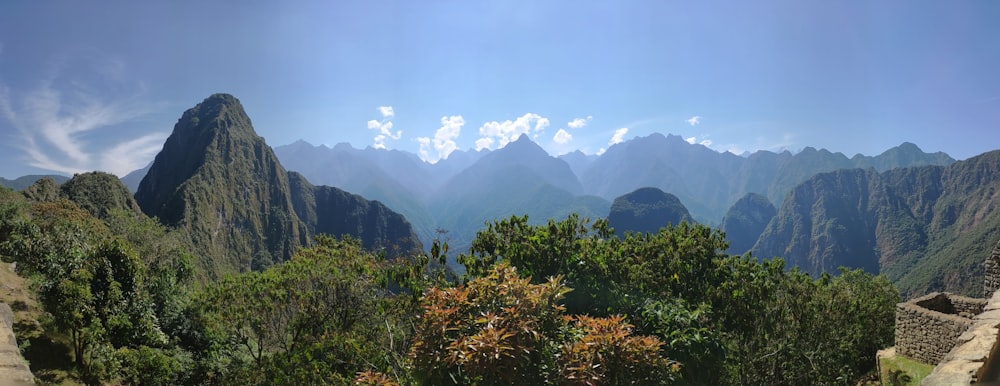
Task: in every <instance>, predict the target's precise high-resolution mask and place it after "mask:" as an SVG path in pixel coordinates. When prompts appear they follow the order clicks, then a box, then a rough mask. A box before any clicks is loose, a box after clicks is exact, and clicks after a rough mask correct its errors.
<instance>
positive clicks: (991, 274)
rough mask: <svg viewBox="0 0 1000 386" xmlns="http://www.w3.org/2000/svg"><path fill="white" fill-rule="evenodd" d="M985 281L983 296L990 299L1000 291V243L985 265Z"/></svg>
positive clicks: (994, 248)
mask: <svg viewBox="0 0 1000 386" xmlns="http://www.w3.org/2000/svg"><path fill="white" fill-rule="evenodd" d="M983 268H984V271H985V276H986V277H985V279H984V280H983V296H985V297H987V298H988V297H990V296H993V293H994V292H996V291H997V290H998V289H1000V242H998V243H997V245H996V246H995V247H993V253H992V254H990V256H989V257H987V258H986V262H985V263H983Z"/></svg>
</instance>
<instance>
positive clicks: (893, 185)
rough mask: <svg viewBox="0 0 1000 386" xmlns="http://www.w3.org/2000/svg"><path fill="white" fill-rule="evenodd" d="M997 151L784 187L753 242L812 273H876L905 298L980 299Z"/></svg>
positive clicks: (994, 215)
mask: <svg viewBox="0 0 1000 386" xmlns="http://www.w3.org/2000/svg"><path fill="white" fill-rule="evenodd" d="M997 208H1000V151H994V152H989V153H985V154H982V155H979V156H976V157H973V158H969V159H967V160H965V161H959V162H955V163H953V164H951V165H949V166H946V167H945V166H921V167H911V168H899V169H892V170H889V171H885V172H882V173H878V172H876V171H875V169H868V170H861V169H853V170H840V171H836V172H831V173H823V174H819V175H816V176H814V177H812V178H810V179H809V180H807V181H806V182H804V183H802V184H800V185H799V186H797V187H796V188H795V189H793V191H792V192H790V193H789V194H788V196H787V197H786V199H785V201H784V202H783V203H782V205H781V208H780V209H779V210H778V212H777V214H776V215H775V217H774V219H772V220H771V222H770V223H769V224H768V225H767V228H766V229H765V231H764V232H763V233H762V234H761V236H760V238H759V239H758V241H757V244H756V245H755V246H754V248H753V249H754V254H756V255H757V256H758V257H764V258H767V257H771V256H782V257H785V258H786V259H787V260H788V262H789V263H790V265H794V266H799V267H801V268H803V269H805V270H806V271H808V272H810V273H814V274H818V273H820V272H836V271H835V270H836V268H837V266H840V265H845V266H851V267H860V268H864V269H866V270H868V271H870V272H880V273H884V274H886V275H887V276H888V277H889V278H890V279H892V280H893V281H894V282H895V283H896V284H897V287H898V288H899V289H900V291H901V292H902V293H903V294H904V295H912V294H922V293H927V292H929V291H951V292H959V293H964V294H968V295H973V296H979V295H981V294H980V291H981V286H982V280H983V279H982V275H983V268H982V261H983V260H984V259H985V257H986V256H987V255H988V254H989V253H990V251H991V248H992V246H993V245H994V244H996V242H997V240H998V239H1000V212H998V211H997Z"/></svg>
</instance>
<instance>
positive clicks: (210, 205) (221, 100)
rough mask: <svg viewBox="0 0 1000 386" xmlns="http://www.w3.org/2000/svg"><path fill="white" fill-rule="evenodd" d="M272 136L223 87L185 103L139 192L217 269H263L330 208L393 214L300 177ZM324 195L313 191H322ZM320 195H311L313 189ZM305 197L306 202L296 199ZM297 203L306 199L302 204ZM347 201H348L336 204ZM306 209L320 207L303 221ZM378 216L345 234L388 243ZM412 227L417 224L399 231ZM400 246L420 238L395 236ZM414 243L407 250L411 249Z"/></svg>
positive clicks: (143, 202) (347, 217) (360, 215)
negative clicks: (359, 207) (342, 197)
mask: <svg viewBox="0 0 1000 386" xmlns="http://www.w3.org/2000/svg"><path fill="white" fill-rule="evenodd" d="M290 179H293V180H296V179H297V177H290V176H289V173H288V172H287V171H286V170H285V169H284V167H282V165H281V163H280V162H279V161H278V158H277V157H276V156H275V155H274V152H273V151H272V150H271V148H270V147H269V146H268V145H267V144H266V143H265V142H264V139H263V138H261V137H260V136H258V135H257V134H256V132H255V131H254V129H253V125H252V124H251V122H250V118H249V117H248V116H247V115H246V112H245V111H244V110H243V107H242V105H241V104H240V102H239V100H237V99H236V98H235V97H233V96H231V95H227V94H215V95H212V96H210V97H208V98H206V99H205V100H204V101H202V102H201V103H199V104H198V105H197V106H195V107H193V108H191V109H189V110H187V111H185V112H184V114H183V115H182V117H181V118H180V119H179V120H178V122H177V124H176V125H175V126H174V131H173V132H172V133H171V135H170V136H169V137H168V138H167V140H166V142H165V143H164V145H163V150H162V151H161V152H160V153H159V154H157V156H156V158H155V160H154V161H153V164H152V165H151V166H150V168H149V172H148V173H147V174H146V176H145V177H144V178H143V179H142V182H141V183H140V184H139V188H138V189H137V191H136V194H135V198H136V201H137V202H138V203H139V206H140V207H141V208H142V210H143V212H145V213H146V214H148V215H150V216H154V217H157V218H159V219H160V221H161V222H163V223H164V224H166V225H169V226H174V227H178V228H181V229H184V230H185V231H186V233H187V234H188V235H189V237H190V242H191V244H192V245H193V246H194V248H195V250H196V253H198V254H199V255H200V256H201V260H200V261H199V263H201V264H202V265H203V268H204V269H205V271H206V272H207V273H208V274H209V275H210V276H218V275H220V274H222V273H226V272H241V271H247V270H251V269H261V268H263V267H266V266H268V265H270V264H273V263H275V262H279V261H283V260H286V259H288V258H289V257H290V256H291V255H292V253H294V251H295V250H296V249H297V248H298V247H299V246H302V245H305V244H307V243H308V242H309V240H310V238H311V237H312V235H314V234H316V233H317V230H321V231H325V230H330V231H331V232H330V233H334V234H335V235H340V233H335V232H332V231H333V230H335V228H333V227H331V228H329V229H327V228H322V227H320V224H321V223H322V222H323V221H327V220H329V217H331V216H344V218H342V219H341V220H342V221H344V222H345V223H366V224H367V223H368V220H370V219H368V218H366V217H365V216H369V215H371V216H379V215H388V214H390V213H392V212H391V210H388V209H387V208H384V206H382V204H380V203H377V202H367V201H366V200H361V199H360V198H357V197H351V198H350V199H345V200H337V199H335V198H326V197H327V196H333V195H336V193H338V191H337V190H335V188H329V187H322V186H320V187H313V186H312V185H308V184H307V183H303V182H302V181H297V180H296V183H297V186H296V187H297V188H298V189H294V190H293V189H292V185H291V183H290V182H289V180H290ZM321 190H322V192H323V193H322V194H325V196H324V198H322V199H315V198H314V197H315V195H316V192H318V191H321ZM309 195H312V196H311V197H313V198H312V199H309V198H308V197H306V196H309ZM296 204H298V205H296ZM358 204H365V206H366V208H369V209H370V208H375V209H374V210H369V209H366V210H361V211H354V210H352V209H351V208H339V205H347V206H350V205H358ZM296 207H298V208H296ZM338 209H342V210H338ZM299 213H313V214H314V218H312V219H311V220H315V221H314V222H304V221H303V219H302V218H300V216H299ZM385 221H386V222H393V228H394V229H396V228H405V229H407V230H409V229H410V225H409V223H407V222H406V220H405V219H403V218H402V217H401V216H398V217H392V218H390V219H387V220H385ZM378 227H379V222H378V221H375V222H374V223H372V225H371V226H366V227H361V226H358V227H355V228H353V229H347V228H336V229H337V230H339V229H347V230H345V233H342V234H350V235H352V236H354V237H356V238H359V239H361V240H362V242H363V243H364V244H366V245H369V246H386V247H388V245H384V244H383V243H385V242H386V240H385V238H384V237H381V236H383V232H381V230H380V229H379V228H378ZM401 233H405V234H407V235H409V236H412V230H410V231H409V232H401ZM393 242H397V243H399V246H401V247H410V246H414V245H416V246H418V248H419V242H418V241H416V240H403V239H399V240H393ZM407 252H408V251H407Z"/></svg>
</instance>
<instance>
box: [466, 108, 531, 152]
mask: <svg viewBox="0 0 1000 386" xmlns="http://www.w3.org/2000/svg"><path fill="white" fill-rule="evenodd" d="M547 127H549V119H548V118H545V117H543V116H541V115H538V114H534V113H527V114H524V115H522V116H520V117H518V118H517V119H515V120H513V121H511V120H506V121H503V122H498V121H492V122H486V123H485V124H483V126H481V127H480V128H479V136H480V138H479V139H478V140H476V150H482V149H490V148H492V146H493V144H494V143H496V144H497V148H498V149H499V148H502V147H504V146H507V144H508V143H511V142H513V141H515V140H517V138H518V137H520V136H521V134H534V137H535V138H537V137H538V135H539V134H541V133H542V132H544V131H545V128H547Z"/></svg>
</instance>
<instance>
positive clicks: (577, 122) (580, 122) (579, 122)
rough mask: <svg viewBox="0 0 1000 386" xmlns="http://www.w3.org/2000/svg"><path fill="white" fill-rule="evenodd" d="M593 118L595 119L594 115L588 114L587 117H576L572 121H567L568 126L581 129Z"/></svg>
mask: <svg viewBox="0 0 1000 386" xmlns="http://www.w3.org/2000/svg"><path fill="white" fill-rule="evenodd" d="M592 119H594V116H593V115H588V116H587V117H586V118H576V119H573V120H572V121H569V123H566V126H567V127H569V128H570V129H579V128H582V127H584V126H587V124H588V123H590V120H592Z"/></svg>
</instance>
